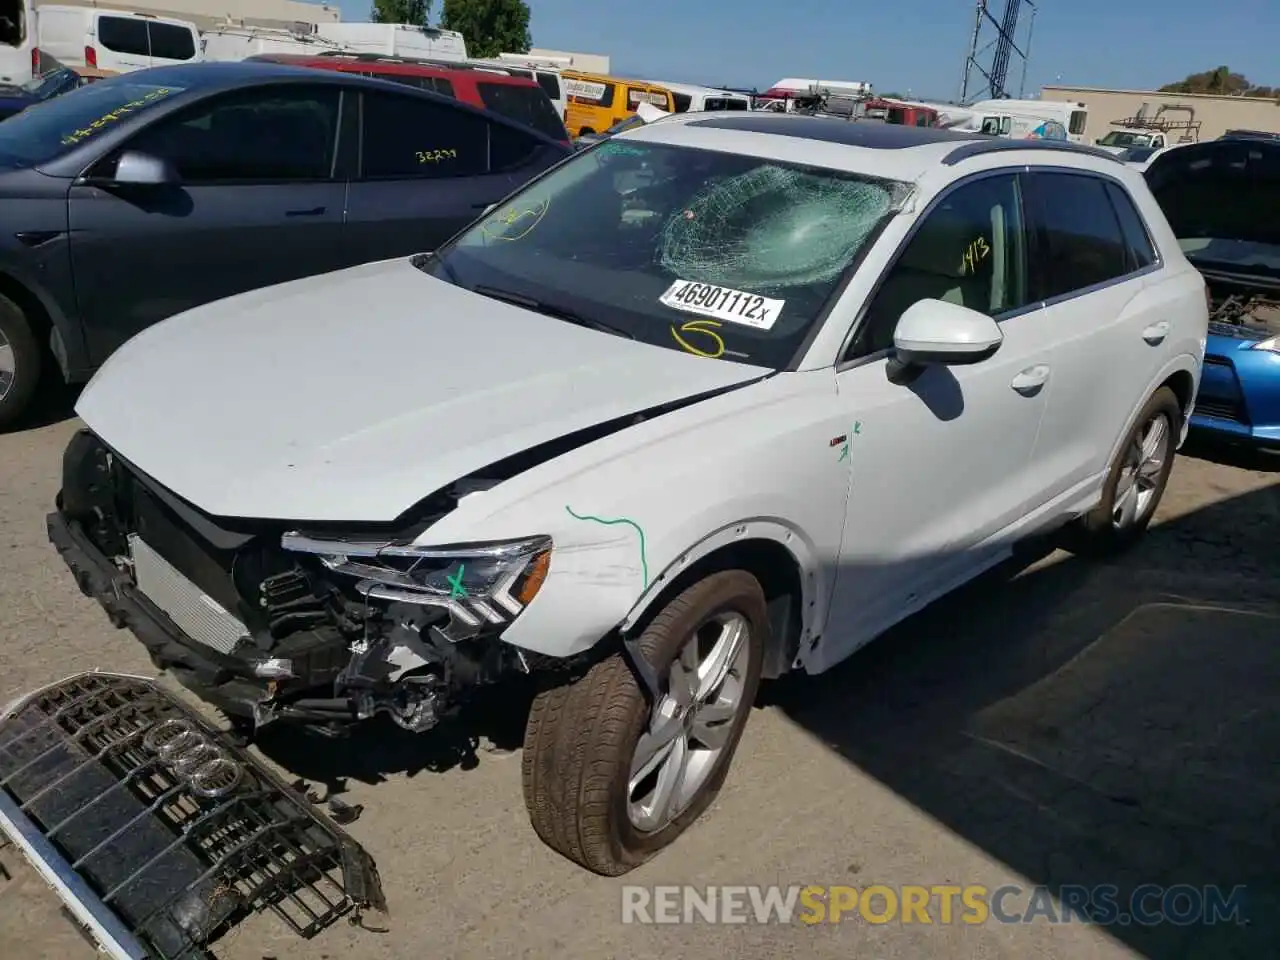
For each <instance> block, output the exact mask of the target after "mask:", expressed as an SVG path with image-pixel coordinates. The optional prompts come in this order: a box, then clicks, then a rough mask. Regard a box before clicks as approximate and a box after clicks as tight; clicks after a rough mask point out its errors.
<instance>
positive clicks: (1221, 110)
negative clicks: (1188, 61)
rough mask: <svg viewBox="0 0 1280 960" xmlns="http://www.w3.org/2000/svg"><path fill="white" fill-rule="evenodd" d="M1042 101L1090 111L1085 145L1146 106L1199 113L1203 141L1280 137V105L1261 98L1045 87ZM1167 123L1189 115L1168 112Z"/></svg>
mask: <svg viewBox="0 0 1280 960" xmlns="http://www.w3.org/2000/svg"><path fill="white" fill-rule="evenodd" d="M1040 98H1041V99H1042V100H1071V101H1073V102H1079V103H1083V104H1084V105H1085V106H1086V107H1088V108H1089V122H1088V124H1087V125H1086V127H1085V130H1084V136H1085V143H1093V141H1094V140H1096V139H1097V138H1098V137H1101V136H1102V135H1103V134H1105V133H1106V132H1107V129H1108V128H1109V126H1110V124H1112V123H1114V122H1115V121H1117V120H1123V119H1125V118H1126V117H1132V116H1135V115H1136V114H1137V112H1138V110H1139V109H1140V108H1141V107H1142V105H1143V104H1144V103H1147V104H1150V105H1151V109H1150V113H1151V114H1152V115H1154V114H1155V112H1156V110H1157V109H1158V108H1159V107H1160V106H1161V105H1162V104H1169V105H1181V106H1187V107H1190V108H1191V109H1192V110H1194V111H1195V119H1196V120H1197V121H1199V123H1200V139H1201V140H1213V139H1216V138H1217V137H1220V136H1222V134H1224V133H1226V131H1228V130H1266V131H1270V132H1275V133H1280V101H1276V100H1263V99H1260V98H1257V97H1220V96H1214V95H1211V94H1203V93H1155V92H1153V91H1150V90H1102V89H1099V88H1097V87H1058V86H1053V87H1044V88H1043V89H1042V90H1041V91H1040ZM1165 117H1166V119H1173V120H1186V119H1188V115H1187V113H1186V112H1185V111H1179V112H1176V113H1175V112H1172V111H1169V112H1166V114H1165Z"/></svg>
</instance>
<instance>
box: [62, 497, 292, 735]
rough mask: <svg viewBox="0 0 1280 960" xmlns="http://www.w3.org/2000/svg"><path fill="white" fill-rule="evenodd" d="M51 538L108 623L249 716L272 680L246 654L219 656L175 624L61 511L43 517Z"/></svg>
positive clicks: (204, 693) (230, 710)
mask: <svg viewBox="0 0 1280 960" xmlns="http://www.w3.org/2000/svg"><path fill="white" fill-rule="evenodd" d="M46 525H47V527H48V532H49V540H50V542H51V543H52V544H53V545H54V547H55V548H56V549H57V551H58V553H59V555H60V556H61V557H62V559H63V562H65V563H66V565H67V567H68V568H69V569H70V570H71V573H72V575H73V576H74V577H75V581H76V585H77V586H78V587H79V588H80V592H81V593H83V594H84V595H85V596H86V597H89V598H90V599H92V600H96V601H97V602H98V603H99V604H100V605H101V606H102V608H103V610H105V611H106V614H107V617H108V618H109V619H110V620H111V623H112V624H113V625H114V626H116V627H118V628H121V629H125V628H127V629H129V630H130V631H132V632H133V635H134V636H135V637H137V638H138V640H139V641H141V642H142V645H143V646H144V647H146V649H147V653H148V654H149V655H150V657H151V661H152V663H154V664H155V665H156V666H157V667H158V668H160V669H162V670H169V671H170V672H172V673H173V675H174V676H175V677H176V678H177V679H178V680H179V682H181V683H182V684H183V685H184V686H186V687H188V688H190V689H192V690H193V691H194V692H195V693H197V694H198V695H199V696H200V697H201V698H202V699H204V700H206V701H208V702H209V703H211V704H213V705H214V706H216V707H218V708H219V709H221V710H223V711H224V712H226V713H227V714H229V715H231V716H233V717H242V718H245V719H251V718H252V717H253V715H254V707H255V705H257V704H259V703H260V702H261V701H262V700H263V699H265V698H267V697H268V696H269V695H270V681H268V680H264V679H261V678H259V677H255V676H253V674H252V671H251V669H250V668H249V667H248V665H247V664H246V663H245V661H244V660H242V659H240V658H236V657H229V656H223V655H221V654H219V653H218V652H217V651H216V650H213V649H211V648H210V647H207V646H204V645H203V644H199V643H196V642H195V641H194V640H192V639H191V638H190V637H188V636H186V634H184V633H183V632H182V631H181V630H179V629H178V628H177V627H176V626H175V625H174V624H173V622H172V621H171V620H170V619H169V618H168V617H167V616H165V614H164V613H163V612H162V611H160V610H159V609H158V608H156V607H155V606H154V605H153V604H152V603H151V602H150V601H149V600H148V599H147V598H146V597H145V596H144V595H143V594H142V593H141V591H139V590H138V589H137V587H136V586H135V585H134V582H133V579H132V578H131V577H130V576H129V574H128V573H126V572H124V571H122V570H119V569H117V568H116V567H115V566H113V565H112V563H111V561H110V560H108V559H107V558H106V556H104V555H103V553H102V552H101V551H100V550H99V549H98V548H97V546H96V545H95V544H94V543H93V542H92V541H91V540H90V539H89V537H88V536H87V535H86V534H85V532H84V530H83V529H82V528H81V527H80V525H79V524H78V523H76V522H75V521H74V520H70V519H68V518H67V517H66V516H65V515H63V514H62V513H61V512H58V513H51V514H49V515H48V517H47V518H46Z"/></svg>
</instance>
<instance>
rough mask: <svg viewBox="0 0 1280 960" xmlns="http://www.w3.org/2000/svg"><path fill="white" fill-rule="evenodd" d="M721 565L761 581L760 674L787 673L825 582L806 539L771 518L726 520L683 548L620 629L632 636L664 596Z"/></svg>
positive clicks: (814, 614) (811, 623) (667, 598)
mask: <svg viewBox="0 0 1280 960" xmlns="http://www.w3.org/2000/svg"><path fill="white" fill-rule="evenodd" d="M720 570H745V571H747V572H748V573H750V574H752V576H754V577H755V578H756V579H757V580H758V581H759V582H760V586H761V588H762V589H763V590H764V595H765V601H766V603H767V604H768V610H769V628H770V629H769V637H768V638H767V642H766V647H765V661H764V664H763V669H762V673H761V675H762V677H764V678H765V679H774V678H776V677H779V676H781V675H782V674H784V673H786V672H787V671H789V670H790V669H791V668H792V665H793V664H794V662H795V659H796V657H797V656H798V655H799V652H800V649H801V646H802V644H803V643H804V642H805V641H806V640H807V639H808V638H809V637H811V636H812V635H813V633H814V628H815V620H816V617H817V612H818V611H819V610H820V609H821V607H820V604H819V601H820V599H821V594H822V593H823V591H824V589H825V585H824V584H823V583H822V582H821V580H820V579H819V577H818V563H817V558H816V556H815V554H814V551H813V548H812V546H811V544H810V543H809V542H808V540H807V539H805V538H804V537H803V536H801V535H800V534H799V533H797V532H796V531H794V530H792V529H790V528H789V527H787V526H785V525H784V524H782V523H779V522H777V521H776V520H744V521H741V522H740V523H736V524H731V525H729V526H726V527H723V528H721V529H720V530H717V531H715V532H714V533H711V534H709V535H707V536H706V537H704V538H703V539H702V540H700V541H699V542H698V543H697V544H695V545H694V546H692V547H690V548H689V549H688V550H686V551H684V553H682V554H681V555H680V556H679V557H677V558H676V559H675V561H673V562H672V563H671V564H670V565H669V566H668V567H667V568H666V569H665V570H663V571H662V573H660V574H659V575H658V576H657V577H655V578H654V579H653V581H652V582H651V583H650V585H649V587H648V589H647V590H646V591H645V592H644V593H643V594H642V595H641V597H640V599H639V600H638V601H637V602H636V604H635V606H633V607H632V608H631V610H630V612H629V613H628V614H627V616H626V618H625V619H624V620H623V621H622V623H621V624H619V627H618V629H619V632H620V633H621V635H622V636H623V637H624V638H626V637H632V636H637V635H638V634H639V633H640V632H641V631H643V630H644V628H645V626H646V625H647V624H648V623H649V621H650V620H652V619H653V617H654V616H656V615H657V614H658V612H659V611H661V610H662V608H663V607H664V606H666V604H667V602H669V601H670V600H672V599H673V598H675V597H676V596H678V595H679V594H680V593H681V592H682V591H683V590H685V589H686V588H687V587H688V586H689V585H690V584H692V583H695V582H697V581H698V580H701V579H702V578H704V577H706V576H708V575H709V574H712V573H716V572H718V571H720Z"/></svg>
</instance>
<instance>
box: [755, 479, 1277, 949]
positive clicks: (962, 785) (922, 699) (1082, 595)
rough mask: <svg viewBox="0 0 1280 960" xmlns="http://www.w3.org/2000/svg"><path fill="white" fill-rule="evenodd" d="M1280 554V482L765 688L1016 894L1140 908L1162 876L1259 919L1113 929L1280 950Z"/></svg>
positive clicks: (942, 610)
mask: <svg viewBox="0 0 1280 960" xmlns="http://www.w3.org/2000/svg"><path fill="white" fill-rule="evenodd" d="M1224 538H1230V540H1231V541H1232V543H1231V545H1230V548H1229V552H1228V553H1225V554H1224ZM1277 543H1280V486H1277V485H1272V486H1269V487H1267V488H1265V489H1263V490H1260V491H1255V492H1252V493H1248V494H1245V495H1243V496H1240V497H1237V498H1235V499H1233V500H1229V501H1226V502H1222V503H1218V504H1214V505H1212V506H1209V507H1206V508H1203V509H1201V510H1198V511H1195V512H1194V513H1190V514H1187V515H1185V516H1182V517H1178V518H1175V519H1172V520H1170V521H1167V522H1165V523H1162V524H1161V525H1159V526H1157V527H1153V528H1152V529H1151V530H1150V531H1149V533H1148V535H1147V537H1146V538H1145V539H1144V541H1143V542H1142V543H1141V544H1140V545H1139V546H1138V547H1137V548H1135V549H1134V550H1133V551H1132V552H1130V553H1129V554H1128V555H1127V556H1125V557H1124V558H1123V559H1121V560H1117V561H1112V562H1110V563H1106V564H1089V563H1086V562H1084V561H1082V560H1078V559H1075V558H1072V557H1069V556H1065V555H1063V554H1060V553H1059V554H1057V555H1055V557H1053V558H1050V561H1048V562H1045V563H1041V564H1039V565H1034V566H1032V567H1031V568H1029V569H1027V568H1024V566H1023V565H1021V564H1011V565H1009V566H1006V567H1005V568H1003V569H999V570H996V571H993V572H992V573H991V574H989V575H988V576H986V577H983V578H981V580H979V581H976V582H974V583H973V584H971V585H970V586H968V587H966V588H964V589H962V590H960V591H958V592H957V593H955V594H953V595H952V596H950V597H948V598H946V599H944V600H942V601H940V602H938V603H936V604H935V605H933V606H932V607H930V608H929V609H927V610H925V611H923V612H921V613H920V614H918V615H917V616H915V617H912V618H911V619H910V620H909V621H906V622H904V623H903V624H901V625H899V626H898V627H897V628H895V629H894V630H892V631H890V632H889V633H888V634H886V635H884V636H883V637H881V638H879V639H878V640H877V641H876V642H875V643H874V644H872V645H870V646H868V647H867V648H865V649H864V650H863V651H861V652H859V653H858V654H856V655H854V656H853V657H851V658H850V659H849V660H847V661H846V662H845V663H843V664H842V665H841V666H839V667H837V668H836V669H834V670H832V671H830V672H829V673H827V674H824V675H822V676H820V677H817V678H809V679H805V678H800V677H796V678H788V679H787V680H784V681H781V682H779V683H776V684H773V685H772V686H771V688H770V689H769V690H768V691H767V694H766V696H767V697H768V699H769V702H771V703H773V704H774V705H776V706H778V707H779V708H781V709H782V710H783V711H784V712H785V713H786V714H787V715H788V716H789V717H790V718H791V719H792V720H793V721H794V722H795V723H797V724H798V725H800V726H801V727H802V728H804V729H806V730H807V731H809V732H810V733H812V734H813V735H814V736H815V737H818V738H819V739H821V740H822V741H823V742H824V743H825V744H827V745H828V746H829V747H830V748H831V749H833V750H835V751H837V752H838V753H839V754H840V755H841V756H842V757H843V758H845V759H846V760H848V761H849V762H850V763H853V764H856V765H857V766H858V767H859V768H861V769H862V770H863V771H865V772H868V773H870V774H871V775H873V776H874V777H876V778H877V779H879V780H880V781H881V782H883V783H884V784H885V785H887V786H888V787H890V788H891V789H893V790H894V791H895V792H896V793H898V794H899V795H900V796H902V797H904V798H905V799H906V800H908V801H909V802H910V803H911V804H913V805H914V806H916V807H917V808H919V809H920V810H922V811H924V812H925V813H926V814H928V815H929V816H931V817H932V818H934V819H936V820H937V821H938V822H940V823H942V824H943V825H945V826H946V827H948V828H949V829H950V830H951V831H953V832H954V833H955V834H956V835H958V836H959V837H961V838H963V839H964V840H966V841H968V842H969V843H971V844H973V845H975V846H977V847H979V848H980V849H982V850H983V851H985V852H986V853H987V854H988V855H990V856H992V857H994V858H996V859H999V860H1001V861H1002V862H1003V863H1004V864H1006V865H1007V866H1008V867H1009V868H1010V869H1011V870H1012V871H1015V872H1016V874H1020V875H1021V877H1022V878H1025V879H1017V880H1015V879H1013V878H1011V880H1010V882H1011V883H1012V882H1016V883H1021V884H1022V885H1023V886H1024V887H1026V886H1029V885H1030V884H1045V885H1048V886H1049V887H1051V888H1057V889H1060V888H1061V887H1062V886H1064V885H1071V886H1077V885H1078V886H1081V887H1085V888H1089V889H1091V890H1093V889H1096V888H1098V887H1099V886H1102V885H1114V887H1116V888H1118V889H1117V891H1116V903H1117V904H1118V905H1119V911H1118V912H1122V913H1124V914H1125V916H1128V909H1129V908H1130V907H1131V904H1130V902H1129V898H1130V896H1131V895H1132V894H1133V892H1134V891H1135V890H1136V889H1137V888H1138V887H1140V886H1141V885H1144V884H1158V885H1161V886H1163V887H1170V886H1173V885H1177V884H1189V885H1191V886H1192V887H1194V888H1195V890H1196V892H1197V895H1198V896H1201V895H1203V891H1204V888H1205V887H1206V886H1209V885H1216V886H1218V887H1220V888H1221V890H1222V894H1223V897H1224V898H1228V897H1230V896H1231V891H1232V890H1233V889H1234V888H1235V887H1237V886H1238V885H1243V886H1245V887H1246V890H1245V891H1244V893H1243V895H1242V896H1243V900H1242V903H1243V907H1242V915H1243V916H1244V917H1246V918H1247V919H1248V924H1247V925H1244V926H1241V925H1238V924H1237V923H1236V922H1235V921H1234V920H1232V921H1229V922H1220V923H1218V924H1216V925H1206V924H1204V923H1201V922H1198V920H1197V921H1196V922H1187V923H1185V924H1184V925H1178V924H1176V923H1173V922H1168V921H1166V922H1163V923H1159V924H1152V925H1143V924H1139V923H1137V922H1136V920H1135V921H1132V922H1129V923H1127V924H1115V925H1109V926H1108V927H1107V929H1108V932H1109V933H1110V934H1111V935H1113V936H1115V937H1116V938H1117V939H1118V940H1120V941H1121V942H1123V943H1124V944H1125V945H1127V946H1128V947H1130V948H1131V949H1133V950H1136V951H1138V952H1139V953H1141V954H1143V955H1145V956H1147V957H1151V958H1160V960H1164V958H1167V957H1196V958H1199V957H1206V958H1207V957H1245V956H1248V957H1264V956H1267V957H1274V956H1280V910H1277V909H1276V907H1277V906H1280V871H1277V870H1276V863H1277V854H1280V763H1278V762H1277V759H1276V758H1277V757H1280V551H1278V550H1277V549H1276V544H1277ZM910 882H922V883H943V882H954V883H964V882H966V881H965V878H960V877H951V878H935V879H930V878H919V879H918V880H917V879H913V880H911V881H910ZM1027 900H1028V897H1027V896H1026V895H1024V896H1022V897H1011V898H1010V899H1009V901H1008V904H1009V908H1010V909H1011V910H1012V912H1015V913H1018V912H1020V911H1022V910H1025V909H1026V904H1027ZM1189 903H1191V901H1189V900H1187V899H1186V898H1185V897H1184V899H1182V900H1180V901H1178V902H1177V903H1176V904H1174V905H1167V906H1166V909H1168V910H1170V911H1172V912H1173V913H1174V915H1175V916H1178V917H1181V918H1183V919H1185V918H1186V916H1187V915H1188V914H1189V913H1193V912H1194V911H1195V908H1196V907H1198V906H1199V905H1200V904H1199V903H1196V904H1193V905H1192V906H1191V907H1190V908H1189V906H1188V904H1189ZM1160 905H1161V900H1160V896H1159V894H1156V895H1155V896H1154V897H1153V896H1151V895H1147V896H1146V897H1145V899H1144V900H1142V901H1140V902H1138V903H1137V904H1136V906H1138V907H1140V908H1141V909H1142V910H1144V911H1146V916H1148V917H1149V916H1151V913H1150V911H1153V910H1159V908H1160ZM1058 916H1059V917H1061V916H1062V914H1061V912H1059V914H1058ZM1223 919H1224V920H1225V918H1223ZM1041 922H1043V921H1041Z"/></svg>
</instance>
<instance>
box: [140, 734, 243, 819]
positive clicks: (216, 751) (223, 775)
mask: <svg viewBox="0 0 1280 960" xmlns="http://www.w3.org/2000/svg"><path fill="white" fill-rule="evenodd" d="M142 744H143V746H145V747H146V748H147V749H148V750H150V751H152V752H153V753H154V754H155V755H156V756H158V757H159V758H160V760H161V761H162V762H163V763H165V764H166V765H167V766H168V767H169V769H170V770H172V771H173V772H174V773H176V774H177V775H178V776H179V777H181V778H182V779H183V780H184V781H186V784H187V786H188V787H190V788H191V792H192V793H194V794H195V795H196V796H197V797H203V798H204V799H206V800H216V799H218V798H219V797H225V796H226V795H227V794H228V793H230V792H231V791H232V790H234V789H235V788H236V787H237V786H238V785H239V783H240V779H241V777H243V776H244V768H243V767H242V766H241V765H240V764H238V763H236V762H235V761H234V760H232V759H231V757H230V756H229V755H228V754H227V752H226V751H225V750H223V749H222V748H221V747H219V746H217V745H216V744H215V743H214V742H213V741H212V740H210V739H209V737H208V736H207V735H206V734H205V733H204V732H203V731H202V730H200V728H199V727H197V726H196V725H195V724H193V723H189V722H187V721H186V720H165V721H164V722H163V723H158V724H156V725H155V726H154V727H152V728H151V729H150V730H148V731H147V734H146V736H144V737H143V738H142Z"/></svg>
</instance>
